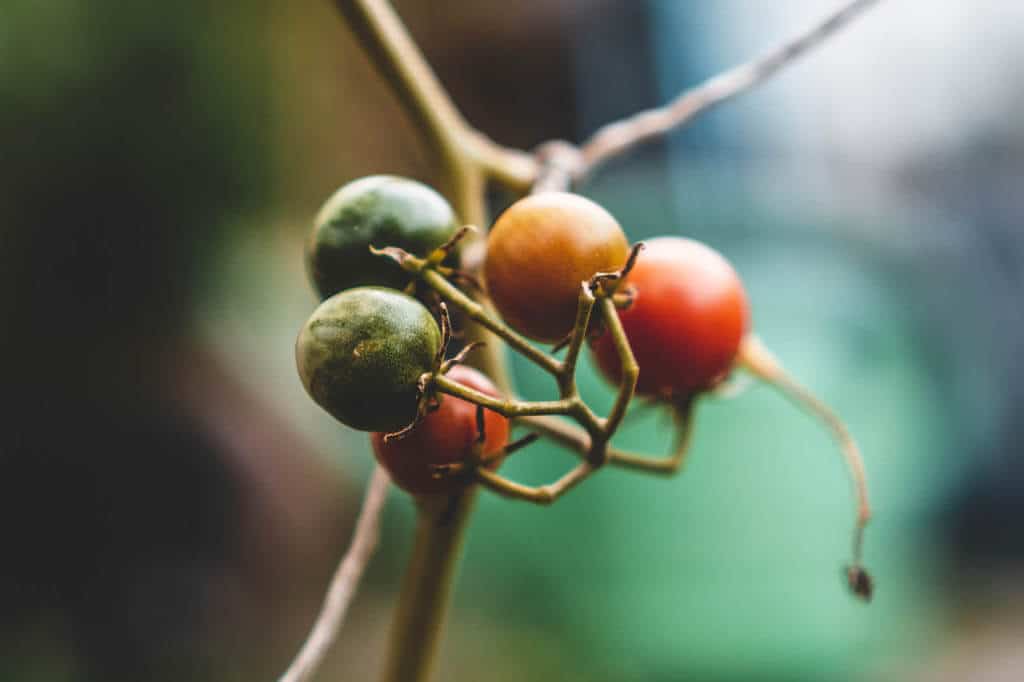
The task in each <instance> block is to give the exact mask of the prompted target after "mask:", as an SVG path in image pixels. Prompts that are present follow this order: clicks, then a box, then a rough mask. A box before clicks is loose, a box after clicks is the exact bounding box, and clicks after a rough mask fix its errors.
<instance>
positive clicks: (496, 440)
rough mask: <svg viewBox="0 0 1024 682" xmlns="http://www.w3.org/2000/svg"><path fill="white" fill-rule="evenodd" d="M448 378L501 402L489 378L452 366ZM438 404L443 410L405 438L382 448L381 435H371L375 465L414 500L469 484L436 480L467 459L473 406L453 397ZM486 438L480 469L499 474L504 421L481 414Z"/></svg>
mask: <svg viewBox="0 0 1024 682" xmlns="http://www.w3.org/2000/svg"><path fill="white" fill-rule="evenodd" d="M447 377H448V378H450V379H452V380H454V381H457V382H459V383H460V384H463V385H465V386H468V387H469V388H473V389H476V390H477V391H480V392H481V393H486V394H488V395H492V396H495V397H498V396H500V393H499V392H498V390H497V389H496V388H495V386H494V384H492V383H491V381H490V380H489V379H488V378H487V377H485V376H484V375H483V374H481V373H480V372H478V371H476V370H475V369H472V368H470V367H466V366H464V365H456V366H455V367H452V369H451V370H449V372H448V374H447ZM441 398H442V399H441V406H440V407H439V408H438V409H437V410H435V411H434V412H431V413H429V414H427V415H426V416H425V417H424V418H423V420H422V421H420V423H419V424H417V425H416V426H415V427H414V428H413V429H412V431H410V432H409V433H408V434H406V435H405V436H403V437H401V438H392V439H390V440H388V441H387V442H385V440H384V434H382V433H373V434H371V435H370V440H371V443H372V444H373V452H374V455H375V456H376V457H377V461H378V462H380V464H381V466H383V467H384V468H385V469H387V470H388V473H389V474H390V475H391V479H392V480H393V481H394V482H395V484H396V485H397V486H398V487H400V488H402V489H403V490H406V491H408V492H410V493H413V494H414V495H430V494H450V493H453V492H456V491H457V490H459V489H460V488H462V487H464V486H465V485H466V482H467V478H466V477H465V476H460V475H458V474H448V475H443V476H440V477H438V476H437V475H436V469H435V467H436V466H438V465H446V464H457V463H460V462H463V461H466V460H467V459H468V458H470V456H471V455H472V453H473V447H474V445H476V440H477V434H478V431H477V419H476V413H477V406H476V405H474V404H473V403H470V402H467V401H465V400H462V399H460V398H456V397H455V396H451V395H444V396H442V397H441ZM484 434H485V439H484V443H483V447H482V451H481V455H482V458H483V462H484V466H487V467H489V468H491V469H497V468H498V466H499V465H500V464H501V458H502V450H503V448H504V447H505V445H506V444H507V443H508V436H509V423H508V420H507V419H506V418H505V417H502V416H501V415H499V414H497V413H495V412H492V411H490V410H485V411H484Z"/></svg>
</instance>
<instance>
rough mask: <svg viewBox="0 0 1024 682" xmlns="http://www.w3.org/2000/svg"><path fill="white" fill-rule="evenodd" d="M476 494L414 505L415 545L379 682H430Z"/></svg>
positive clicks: (470, 491) (470, 490)
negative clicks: (380, 681) (415, 517)
mask: <svg viewBox="0 0 1024 682" xmlns="http://www.w3.org/2000/svg"><path fill="white" fill-rule="evenodd" d="M476 491H477V488H476V486H471V487H469V488H467V489H466V490H465V491H463V492H462V493H461V494H458V495H454V496H452V497H448V498H429V499H428V498H424V499H421V500H419V504H418V505H417V506H418V511H417V514H418V525H417V528H416V540H415V545H414V547H413V551H412V557H411V558H410V560H409V565H408V567H407V568H406V573H405V579H404V581H403V583H402V591H401V595H400V596H399V600H398V609H397V612H396V614H395V620H394V623H393V624H392V630H391V644H390V651H389V654H388V657H387V667H386V668H385V670H384V676H383V677H382V678H381V680H382V682H424V681H425V680H428V679H429V678H430V673H431V670H432V669H433V663H434V659H435V658H436V653H437V649H438V645H439V643H440V640H441V633H442V631H443V629H444V622H445V614H446V613H447V611H448V604H449V602H450V596H451V588H452V584H453V583H454V580H455V572H456V569H457V567H458V563H459V557H460V556H461V554H462V540H463V537H464V535H465V531H466V527H467V526H468V525H469V517H470V513H471V512H472V509H473V503H474V500H475V498H476Z"/></svg>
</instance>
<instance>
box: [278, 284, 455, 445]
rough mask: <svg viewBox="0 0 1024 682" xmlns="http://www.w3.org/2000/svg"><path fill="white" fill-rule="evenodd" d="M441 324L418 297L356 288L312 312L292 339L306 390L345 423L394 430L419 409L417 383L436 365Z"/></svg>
mask: <svg viewBox="0 0 1024 682" xmlns="http://www.w3.org/2000/svg"><path fill="white" fill-rule="evenodd" d="M440 345H441V331H440V330H439V329H438V326H437V323H436V322H435V321H434V318H433V316H432V315H431V314H430V311H429V310H427V309H426V308H425V307H424V306H423V305H422V304H421V303H419V301H417V300H416V299H414V298H411V297H409V296H406V295H405V294H403V293H401V292H398V291H395V290H393V289H384V288H381V287H357V288H355V289H348V290H346V291H343V292H341V293H340V294H335V295H334V296H332V297H330V298H329V299H327V300H326V301H324V302H323V303H321V304H320V306H319V307H318V308H317V309H316V310H315V311H313V315H312V316H311V317H310V318H309V320H308V321H307V322H306V324H305V326H303V328H302V331H301V332H299V338H298V340H297V341H296V342H295V362H296V364H297V365H298V368H299V376H300V377H301V378H302V383H303V385H305V387H306V390H307V391H308V392H309V395H310V396H312V398H313V400H315V401H316V402H317V404H319V405H320V406H321V407H322V408H324V409H325V410H327V411H328V412H329V413H330V414H331V415H332V416H334V418H335V419H337V420H338V421H340V422H341V423H343V424H346V425H348V426H351V427H352V428H354V429H359V430H361V431H384V432H390V431H397V430H398V429H401V428H402V427H403V426H406V425H407V424H409V422H411V421H412V420H413V417H415V416H416V401H417V389H416V382H417V380H418V379H419V377H420V375H422V374H423V373H424V372H429V371H431V370H432V369H433V365H434V361H435V357H436V355H437V351H438V348H439V347H440Z"/></svg>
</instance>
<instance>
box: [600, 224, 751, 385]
mask: <svg viewBox="0 0 1024 682" xmlns="http://www.w3.org/2000/svg"><path fill="white" fill-rule="evenodd" d="M626 283H627V284H628V285H631V286H632V287H633V288H634V291H635V295H634V299H633V304H632V305H631V306H630V307H629V308H627V309H625V310H620V311H619V319H621V320H622V326H623V329H624V330H625V332H626V336H627V338H628V339H629V343H630V346H631V347H632V348H633V355H634V356H635V357H636V361H637V364H638V365H639V367H640V375H639V379H638V381H637V393H640V394H644V395H650V396H657V397H659V398H665V399H684V398H687V397H690V396H692V395H694V394H696V393H699V392H701V391H703V390H706V389H708V388H711V387H713V386H714V385H715V384H716V383H718V382H719V381H721V380H722V379H723V378H724V377H725V376H726V375H727V374H728V373H729V370H730V368H731V367H732V364H733V362H734V360H735V358H736V354H737V352H738V350H739V346H740V342H741V341H742V339H743V336H744V334H745V333H746V331H747V324H748V307H747V296H746V292H745V291H744V290H743V283H742V282H741V281H740V278H739V275H737V274H736V271H735V270H734V269H733V267H732V265H730V264H729V262H728V261H726V260H725V258H723V257H722V256H721V255H720V254H719V253H718V252H717V251H715V250H713V249H711V248H710V247H708V246H706V245H704V244H702V243H700V242H697V241H694V240H692V239H684V238H681V237H659V238H657V239H652V240H650V241H648V242H646V248H645V249H644V250H643V251H642V252H641V253H640V257H639V259H638V260H637V262H636V265H635V266H634V268H633V270H632V271H631V272H630V273H629V275H628V277H627V278H626ZM592 349H593V351H594V353H595V356H596V358H597V363H598V365H599V366H600V368H601V369H602V371H603V372H604V373H605V374H606V375H607V376H608V377H609V378H611V379H612V380H613V381H618V379H619V377H620V365H619V358H618V355H617V354H616V352H615V348H614V346H613V344H612V340H611V337H610V335H609V334H608V332H607V331H605V332H604V333H603V334H602V335H601V336H600V337H599V338H598V339H596V340H595V341H594V343H593V344H592Z"/></svg>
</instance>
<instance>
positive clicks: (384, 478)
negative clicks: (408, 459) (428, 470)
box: [279, 466, 390, 682]
mask: <svg viewBox="0 0 1024 682" xmlns="http://www.w3.org/2000/svg"><path fill="white" fill-rule="evenodd" d="M389 484H390V480H389V479H388V474H387V472H386V471H384V469H383V468H381V467H379V466H378V467H376V468H375V469H374V472H373V478H372V479H370V485H369V486H368V487H367V489H366V496H365V497H364V498H363V507H362V509H361V510H360V511H359V518H358V520H357V521H356V528H355V533H354V534H353V536H352V543H351V544H350V545H349V548H348V551H347V552H345V556H344V558H342V560H341V563H340V564H339V565H338V570H337V571H335V573H334V577H333V578H332V579H331V585H330V587H329V588H328V590H327V597H326V599H324V605H323V607H322V608H321V609H320V614H319V615H318V616H317V618H316V623H314V625H313V629H312V630H311V631H310V633H309V636H308V637H307V638H306V641H305V643H303V645H302V649H301V650H300V651H299V653H298V655H296V657H295V660H294V661H292V664H291V665H290V666H288V670H286V671H285V673H284V675H282V676H281V678H280V680H279V682H306V681H307V680H311V679H313V675H315V674H316V671H317V670H318V669H319V668H320V665H321V664H322V663H323V660H324V658H325V657H326V656H327V652H328V651H329V650H330V648H331V645H332V644H333V643H334V640H335V638H336V637H337V635H338V630H339V629H340V628H341V624H342V622H343V621H344V619H345V612H346V611H347V610H348V605H349V604H350V603H351V602H352V597H353V596H354V595H355V593H356V588H357V587H358V586H359V580H360V578H361V577H362V575H363V571H364V569H365V568H366V565H367V564H368V563H369V561H370V558H371V557H372V556H373V551H374V550H375V549H376V548H377V542H378V540H379V539H380V517H381V511H382V510H383V508H384V501H385V500H386V499H387V497H388V488H389V487H390V486H389Z"/></svg>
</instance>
